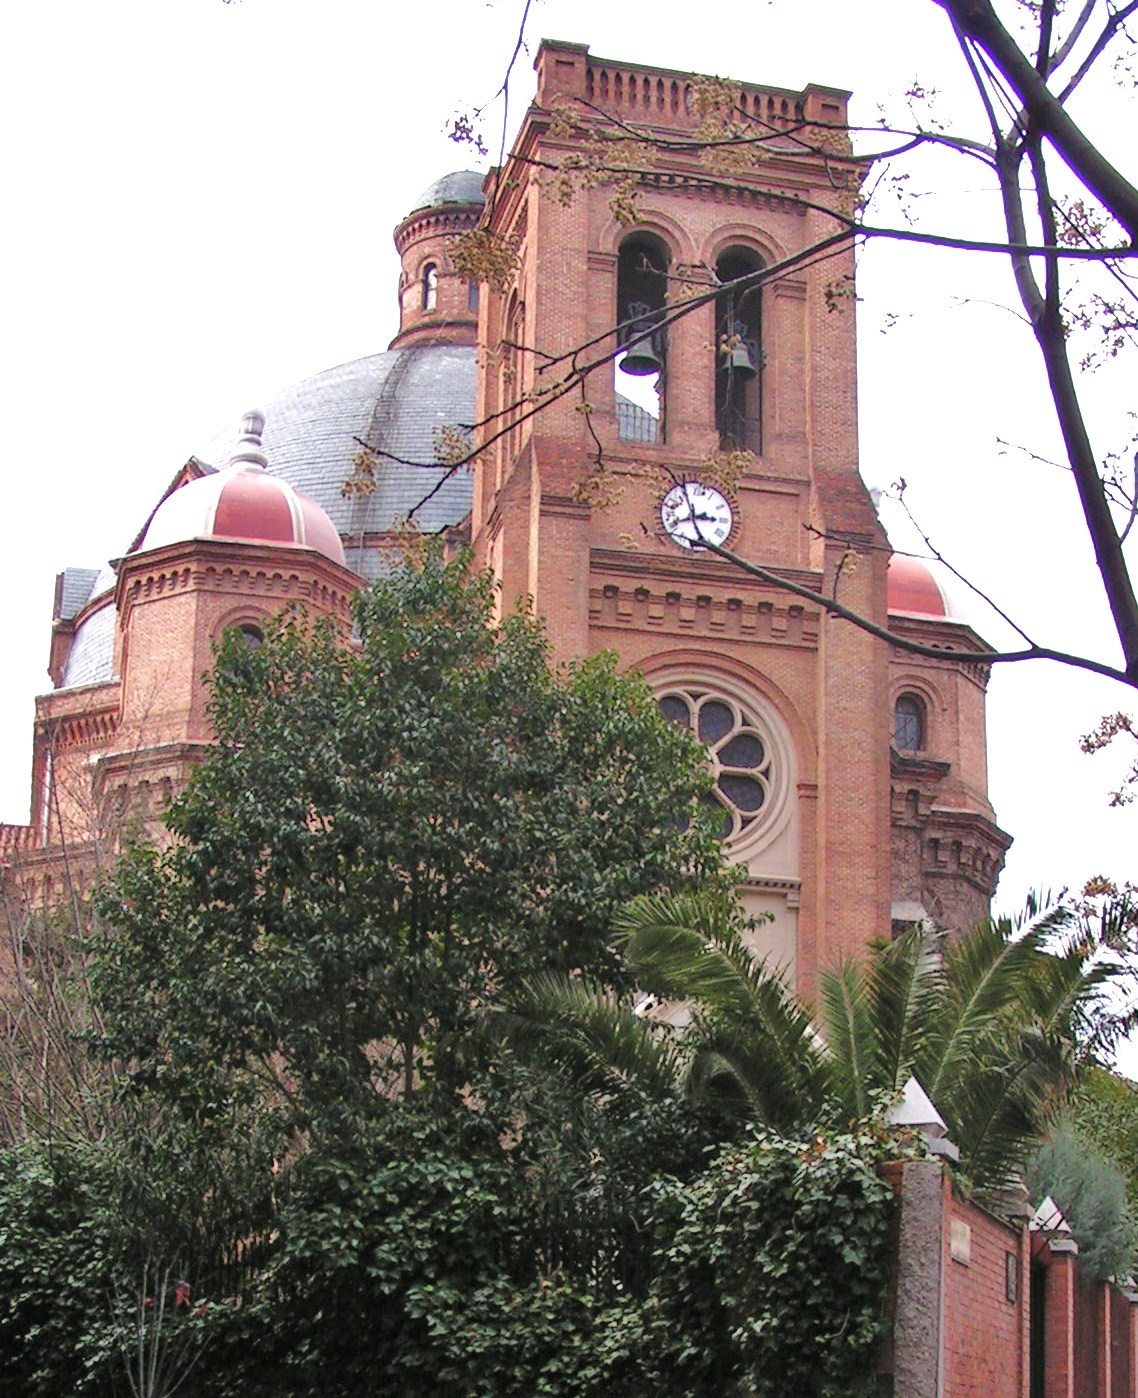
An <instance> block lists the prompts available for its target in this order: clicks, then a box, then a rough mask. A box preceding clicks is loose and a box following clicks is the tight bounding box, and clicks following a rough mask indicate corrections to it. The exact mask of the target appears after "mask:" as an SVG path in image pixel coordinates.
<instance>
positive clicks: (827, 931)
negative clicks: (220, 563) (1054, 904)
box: [471, 42, 890, 994]
mask: <svg viewBox="0 0 1138 1398" xmlns="http://www.w3.org/2000/svg"><path fill="white" fill-rule="evenodd" d="M536 67H537V73H538V86H537V96H536V100H535V103H534V105H533V107H532V108H531V109H530V111H529V113H528V114H527V116H526V118H525V121H524V123H523V126H522V130H521V133H520V135H519V137H518V139H517V142H516V143H515V146H514V149H513V152H512V153H511V156H510V158H509V160H508V162H507V164H506V166H505V167H504V169H503V170H502V171H501V172H500V173H499V176H498V178H497V181H496V183H495V182H494V176H491V182H490V183H488V184H487V190H488V191H491V197H489V199H488V208H487V215H486V223H485V225H484V226H485V227H487V228H488V229H489V231H490V233H491V235H494V236H495V238H496V239H503V240H507V241H509V242H512V243H513V244H514V245H515V246H516V253H517V256H516V264H515V267H514V269H513V271H512V273H511V274H510V275H509V277H508V278H507V279H506V281H505V284H504V285H502V286H497V287H496V286H493V285H491V284H488V283H484V284H483V288H482V290H483V295H482V302H481V311H480V322H479V338H480V343H481V345H482V347H483V349H482V354H483V365H482V372H481V373H480V376H479V402H478V419H479V421H480V422H482V423H484V424H486V425H485V426H484V428H483V440H484V441H487V442H488V443H489V445H488V446H487V449H486V451H485V452H484V453H483V456H482V457H481V458H480V461H479V464H478V466H477V468H476V477H475V483H474V503H473V514H472V521H471V528H472V536H473V542H474V546H475V549H476V552H477V555H478V558H479V560H480V561H481V562H483V563H486V564H488V565H489V566H491V567H492V568H493V569H494V571H495V572H496V574H497V576H498V577H499V579H500V580H501V585H502V596H503V600H504V604H505V605H507V606H508V605H510V604H511V602H512V601H513V599H516V598H519V597H528V598H531V599H532V600H533V602H534V604H535V605H536V607H537V609H538V611H539V612H540V613H542V614H543V615H544V617H545V618H546V620H547V623H548V627H549V634H550V637H551V640H552V643H553V646H554V649H555V652H556V654H557V655H558V657H559V658H563V659H568V658H572V657H574V656H582V655H585V654H588V653H591V652H595V651H598V650H602V649H612V650H615V651H617V652H618V653H619V655H620V657H621V660H622V662H623V663H624V664H626V665H628V666H635V667H637V668H639V669H640V670H642V671H643V673H644V674H645V675H646V677H647V678H648V680H649V682H650V683H651V684H652V686H653V688H654V689H655V691H656V692H657V694H658V695H659V697H660V702H661V705H662V707H663V708H664V710H665V712H667V713H668V714H669V715H670V716H672V717H673V718H674V719H675V720H676V721H677V722H680V723H684V724H687V725H688V726H690V727H691V728H692V730H693V731H695V732H696V733H698V735H699V736H700V737H701V739H703V741H704V742H706V743H707V744H708V747H709V750H710V754H711V761H712V765H713V767H714V769H715V773H716V778H717V787H716V799H717V801H718V803H719V806H720V808H721V810H722V818H723V828H724V833H725V836H726V838H727V839H728V844H729V850H730V852H731V854H732V856H733V857H734V858H735V859H736V860H737V861H738V862H739V863H740V864H741V865H742V866H744V868H745V870H746V880H745V883H744V886H743V887H744V894H745V898H746V901H747V903H748V905H749V907H750V908H751V910H752V911H754V912H762V913H766V914H768V915H769V916H770V920H769V921H768V922H767V923H766V924H765V925H763V926H762V927H761V928H760V930H759V932H758V934H757V935H758V940H759V942H760V944H761V946H762V949H763V950H765V951H767V952H769V953H770V955H771V956H772V958H773V959H774V960H775V961H776V962H777V963H780V964H782V965H783V966H784V967H785V968H786V969H787V971H788V973H789V975H790V977H791V978H792V979H793V980H794V981H795V983H796V984H797V986H798V988H799V990H801V991H803V992H805V993H806V994H811V993H812V992H813V990H814V988H815V986H816V980H817V973H818V970H819V968H820V967H822V966H825V965H827V964H833V963H834V962H836V961H837V960H839V959H840V958H841V957H843V956H845V955H849V954H852V953H855V952H856V951H857V950H858V949H859V948H860V947H862V946H863V945H864V944H865V943H866V942H867V941H868V940H869V939H870V938H872V937H874V936H883V935H888V932H889V927H890V822H889V793H890V777H889V740H890V728H889V725H890V694H889V683H888V679H889V656H888V652H887V650H886V648H885V647H884V646H882V645H881V644H880V643H879V642H877V641H875V640H873V639H871V638H870V637H868V636H866V635H865V634H864V633H863V632H861V631H859V630H857V629H855V628H854V627H852V626H849V625H847V624H845V623H843V622H840V621H831V620H828V619H827V617H826V615H825V614H824V612H823V611H822V609H821V608H820V607H818V606H814V605H812V604H811V603H810V602H809V601H803V600H800V599H798V598H796V597H794V596H792V595H790V594H788V593H787V592H785V591H782V590H780V589H778V588H775V587H771V586H767V585H765V584H763V583H761V582H759V581H756V580H755V579H753V578H752V577H750V576H748V575H746V574H745V573H743V572H741V571H740V570H739V569H738V568H737V567H735V566H733V565H731V564H730V563H727V562H725V561H722V560H720V559H718V558H716V557H715V556H713V555H711V554H708V553H707V552H706V551H701V550H700V549H699V548H698V547H693V546H692V544H693V538H692V532H693V529H695V528H697V527H698V528H700V529H704V528H705V529H708V530H710V531H712V532H713V533H714V537H716V539H717V540H718V541H721V542H725V543H726V545H727V546H728V547H730V548H731V549H733V550H734V551H736V552H737V553H739V554H741V555H743V556H744V557H745V558H747V559H749V560H753V561H755V562H756V563H759V564H762V565H764V566H766V567H768V568H772V569H777V570H778V571H779V572H780V573H781V574H783V575H785V576H786V577H788V578H791V579H793V580H794V581H796V582H798V583H800V584H802V585H804V586H805V587H807V588H808V589H810V590H811V591H813V592H817V593H826V594H830V593H833V592H834V591H835V589H836V592H837V595H838V597H839V598H840V600H841V601H843V602H844V603H846V604H847V605H849V606H850V607H853V608H855V609H856V610H857V611H859V612H861V613H862V614H864V615H865V616H867V617H869V618H872V619H873V620H874V621H876V622H879V623H880V624H882V625H884V624H885V621H886V610H887V607H886V583H885V573H886V560H887V557H888V546H887V544H886V541H885V538H884V535H883V532H882V530H881V527H880V525H879V524H878V521H877V517H876V514H875V512H874V509H873V507H872V504H871V502H870V499H869V496H868V494H867V492H866V490H865V488H864V487H863V485H862V482H861V478H860V477H859V475H858V470H857V420H856V381H855V361H854V311H853V304H854V303H853V298H852V296H851V295H849V294H848V293H849V291H850V289H851V288H852V275H853V259H852V254H851V252H850V250H849V248H848V246H847V245H845V244H837V245H836V246H828V247H827V253H828V254H829V255H828V256H826V257H816V256H813V255H811V254H810V252H809V251H808V250H809V249H811V248H814V247H815V245H818V244H824V243H826V242H827V240H831V239H833V238H834V235H835V234H836V233H837V232H838V231H839V223H838V221H837V220H836V219H835V218H834V217H832V216H831V215H830V213H828V212H827V211H828V210H831V209H835V208H837V207H838V206H839V203H840V202H841V201H845V208H846V209H847V210H848V209H849V208H850V207H851V203H850V198H851V190H852V189H856V184H857V180H858V176H859V173H860V172H859V171H858V169H857V167H856V165H855V164H854V162H853V161H852V159H851V158H850V147H849V143H848V139H847V137H846V135H845V133H844V131H843V129H842V128H843V126H844V122H845V117H846V97H847V94H845V93H842V92H838V91H834V90H833V89H830V88H823V87H808V88H806V89H805V90H804V91H802V92H790V91H783V90H779V89H773V88H767V87H758V86H754V85H751V84H740V83H731V84H729V85H728V84H721V83H718V82H717V81H713V80H709V79H700V78H697V77H694V76H693V75H691V74H685V73H679V72H671V71H667V70H663V69H656V68H644V67H639V66H635V65H631V64H626V63H616V62H609V61H607V60H604V59H599V58H594V57H593V56H592V55H591V54H590V53H589V50H588V48H587V47H584V46H581V45H576V44H563V43H549V42H546V43H543V44H542V46H541V48H540V50H539V52H538V55H537V61H536ZM717 112H718V120H719V123H720V124H719V126H718V127H717V126H716V125H715V122H716V119H717V118H716V113H717ZM724 114H726V117H724ZM724 119H726V120H727V121H728V122H730V124H731V126H730V129H732V130H736V131H738V132H740V133H741V134H742V135H744V136H746V137H749V138H757V139H755V140H753V141H752V142H751V143H750V144H739V145H736V146H734V147H732V148H731V149H730V150H729V151H728V155H727V156H724V155H723V154H722V147H720V148H712V150H711V152H710V153H709V152H708V151H707V150H706V149H697V148H695V146H694V144H693V143H695V142H697V141H699V140H700V139H701V138H702V137H704V136H705V135H706V134H707V133H708V132H712V133H713V134H720V133H721V132H722V130H723V129H724V127H723V125H722V123H723V121H724ZM642 136H646V137H648V138H649V139H648V140H643V139H640V137H642ZM716 149H719V151H720V153H719V154H718V155H717V154H716V153H715V151H716ZM602 167H603V168H602ZM582 170H584V171H585V172H586V174H585V176H584V177H582V175H581V173H580V172H581V171H582ZM732 283H738V285H736V286H733V285H731V284H732ZM692 300H694V301H695V305H694V307H693V308H692V309H690V310H688V311H687V313H686V314H679V312H680V311H681V310H682V308H683V306H684V303H685V302H686V301H692ZM574 356H575V357H574ZM614 359H615V360H616V361H619V362H620V363H621V364H622V365H623V367H624V370H626V371H627V372H622V371H619V370H616V371H614ZM593 362H596V364H597V367H596V368H595V369H593V370H592V372H590V373H589V374H588V376H587V378H586V380H585V384H584V388H583V389H581V388H579V387H570V388H569V389H568V391H566V392H565V393H564V394H560V389H559V385H561V384H562V383H563V381H564V380H565V375H566V373H567V371H568V370H569V369H571V368H572V367H573V366H574V365H575V364H576V365H578V366H580V365H585V364H589V363H593ZM630 394H635V395H636V398H637V399H638V400H639V401H638V402H637V401H633V399H632V398H631V397H630ZM559 395H560V396H559ZM538 405H540V410H535V409H536V408H537V407H538ZM744 453H745V455H744Z"/></svg>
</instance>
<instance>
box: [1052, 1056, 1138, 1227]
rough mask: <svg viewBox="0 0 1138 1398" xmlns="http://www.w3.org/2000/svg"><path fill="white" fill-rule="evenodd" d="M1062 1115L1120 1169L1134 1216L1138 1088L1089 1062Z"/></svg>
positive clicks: (1137, 1206)
mask: <svg viewBox="0 0 1138 1398" xmlns="http://www.w3.org/2000/svg"><path fill="white" fill-rule="evenodd" d="M1066 1116H1067V1119H1068V1120H1069V1121H1070V1123H1071V1125H1072V1126H1073V1127H1074V1128H1075V1130H1076V1131H1078V1132H1079V1133H1080V1135H1082V1136H1084V1137H1086V1138H1087V1139H1088V1140H1090V1141H1093V1142H1094V1144H1095V1145H1096V1146H1097V1147H1098V1149H1099V1150H1101V1151H1102V1152H1103V1154H1104V1155H1106V1156H1107V1157H1108V1158H1109V1159H1110V1160H1112V1161H1113V1162H1114V1163H1115V1165H1117V1166H1118V1168H1119V1169H1120V1170H1121V1171H1122V1172H1123V1174H1124V1175H1125V1177H1126V1193H1127V1197H1128V1199H1129V1201H1130V1208H1131V1211H1132V1212H1134V1213H1135V1214H1136V1216H1138V1087H1136V1086H1135V1085H1134V1083H1132V1082H1131V1081H1130V1079H1129V1078H1124V1077H1123V1076H1122V1075H1121V1074H1119V1073H1112V1072H1110V1070H1109V1069H1107V1068H1102V1067H1099V1066H1097V1065H1092V1066H1091V1067H1090V1068H1088V1070H1087V1071H1086V1073H1084V1074H1083V1076H1082V1079H1081V1080H1080V1082H1079V1086H1078V1087H1077V1089H1076V1090H1075V1093H1074V1095H1073V1097H1072V1099H1071V1102H1070V1105H1069V1107H1068V1110H1067V1113H1066Z"/></svg>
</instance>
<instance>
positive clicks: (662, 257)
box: [613, 233, 668, 442]
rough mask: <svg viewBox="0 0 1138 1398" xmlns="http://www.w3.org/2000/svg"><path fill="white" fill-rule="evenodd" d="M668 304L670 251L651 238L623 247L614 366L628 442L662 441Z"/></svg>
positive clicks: (621, 429)
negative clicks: (617, 351) (664, 324)
mask: <svg viewBox="0 0 1138 1398" xmlns="http://www.w3.org/2000/svg"><path fill="white" fill-rule="evenodd" d="M667 298H668V250H667V248H666V247H665V246H664V244H663V243H662V242H661V241H660V240H659V238H654V237H653V236H652V235H651V234H650V233H634V234H633V235H632V236H631V237H629V238H626V239H625V240H624V242H623V243H621V245H620V252H619V254H618V258H617V274H616V319H617V327H618V328H617V338H618V341H619V343H620V346H621V348H622V349H623V351H624V353H623V354H621V355H618V356H617V359H616V363H615V379H614V385H613V386H614V388H615V390H616V420H617V435H618V436H619V437H621V438H622V439H623V440H625V441H632V442H658V441H662V440H663V436H664V433H663V423H664V381H665V377H666V367H665V366H666V363H667V358H668V346H667V335H666V333H665V329H664V326H663V324H662V321H663V319H664V316H665V314H666V305H667Z"/></svg>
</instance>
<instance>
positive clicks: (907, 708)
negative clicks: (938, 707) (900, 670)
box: [893, 694, 925, 752]
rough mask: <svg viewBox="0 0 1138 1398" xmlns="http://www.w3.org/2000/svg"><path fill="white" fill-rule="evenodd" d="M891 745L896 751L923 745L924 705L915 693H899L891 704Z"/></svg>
mask: <svg viewBox="0 0 1138 1398" xmlns="http://www.w3.org/2000/svg"><path fill="white" fill-rule="evenodd" d="M893 746H894V747H895V748H896V749H897V751H898V752H920V751H921V750H922V749H923V748H924V746H925V706H924V704H922V703H921V701H920V700H919V699H918V698H917V696H916V695H915V694H900V695H898V696H897V702H896V704H894V705H893Z"/></svg>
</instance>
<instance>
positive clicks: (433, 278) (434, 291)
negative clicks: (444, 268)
mask: <svg viewBox="0 0 1138 1398" xmlns="http://www.w3.org/2000/svg"><path fill="white" fill-rule="evenodd" d="M438 304H439V269H438V268H437V267H436V266H435V264H434V263H433V262H428V263H427V265H426V266H425V267H424V268H423V310H425V311H433V310H434V309H435V307H436V306H437V305H438Z"/></svg>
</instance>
